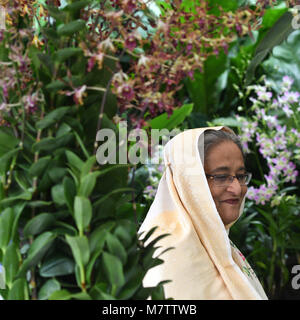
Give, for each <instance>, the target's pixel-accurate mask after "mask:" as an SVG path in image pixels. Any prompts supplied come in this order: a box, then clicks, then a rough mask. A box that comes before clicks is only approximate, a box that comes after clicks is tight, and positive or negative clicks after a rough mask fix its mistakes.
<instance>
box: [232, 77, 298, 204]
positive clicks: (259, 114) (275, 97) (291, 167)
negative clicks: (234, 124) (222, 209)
mask: <svg viewBox="0 0 300 320" xmlns="http://www.w3.org/2000/svg"><path fill="white" fill-rule="evenodd" d="M293 82H294V81H293V79H292V78H291V77H289V76H284V77H283V79H282V82H281V83H280V84H279V86H277V87H275V85H274V84H272V83H271V82H270V81H268V80H267V79H266V78H265V79H264V83H263V84H262V85H252V86H248V88H247V92H246V95H250V93H254V95H255V96H254V97H253V96H250V98H249V99H250V101H251V103H252V106H251V107H250V109H249V111H248V112H247V117H243V116H239V115H238V114H237V115H236V118H237V120H238V122H239V123H240V127H239V128H240V130H239V136H240V139H241V141H242V144H243V148H244V151H245V152H246V154H247V153H250V152H251V151H250V149H249V145H248V144H249V143H251V142H253V141H254V144H255V145H256V146H257V147H258V149H259V153H260V155H261V156H262V157H263V158H264V159H265V161H266V163H267V166H268V168H269V173H268V174H264V173H263V170H262V167H261V165H260V162H258V166H259V171H260V174H261V177H262V180H263V181H264V182H263V183H261V184H260V185H259V186H257V187H254V186H251V187H249V189H248V192H247V197H248V198H249V199H251V200H254V201H255V203H256V204H262V205H264V204H265V203H266V202H270V203H271V207H273V206H275V205H278V204H279V202H280V199H281V198H282V197H283V196H284V195H285V194H286V192H284V191H283V192H279V190H282V189H283V186H284V185H285V184H288V183H292V184H296V181H297V176H298V175H299V171H298V170H297V165H298V166H299V161H300V152H299V147H300V123H299V121H300V117H299V111H300V107H299V102H300V99H299V98H300V93H299V92H298V91H294V90H293V89H292V84H293Z"/></svg>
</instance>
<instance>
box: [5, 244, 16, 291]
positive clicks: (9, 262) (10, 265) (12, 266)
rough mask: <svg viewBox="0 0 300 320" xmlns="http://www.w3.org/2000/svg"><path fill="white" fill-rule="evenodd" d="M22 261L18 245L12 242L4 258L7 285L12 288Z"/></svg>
mask: <svg viewBox="0 0 300 320" xmlns="http://www.w3.org/2000/svg"><path fill="white" fill-rule="evenodd" d="M19 263H20V254H19V249H18V247H17V246H16V245H15V244H14V243H13V242H11V243H10V244H9V245H8V247H7V249H6V251H5V255H4V258H3V266H4V269H5V279H6V281H5V282H6V285H7V286H8V287H9V288H11V286H12V284H13V281H14V279H15V276H16V274H17V273H18V270H19Z"/></svg>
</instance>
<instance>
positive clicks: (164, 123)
mask: <svg viewBox="0 0 300 320" xmlns="http://www.w3.org/2000/svg"><path fill="white" fill-rule="evenodd" d="M192 110H193V104H185V105H183V106H182V107H180V108H178V109H176V110H174V112H173V114H172V115H171V116H170V117H169V118H168V114H167V113H166V112H165V113H163V114H162V115H160V116H158V117H156V118H154V119H152V120H151V121H150V127H151V128H152V129H160V130H161V129H168V130H172V129H174V128H176V127H178V126H179V125H180V124H181V123H182V122H183V121H184V119H185V118H186V117H187V116H188V115H189V114H190V113H191V112H192Z"/></svg>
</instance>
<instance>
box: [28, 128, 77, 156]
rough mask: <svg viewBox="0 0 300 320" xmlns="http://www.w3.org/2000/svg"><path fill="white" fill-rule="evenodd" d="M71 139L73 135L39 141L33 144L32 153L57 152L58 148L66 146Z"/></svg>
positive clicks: (68, 134)
mask: <svg viewBox="0 0 300 320" xmlns="http://www.w3.org/2000/svg"><path fill="white" fill-rule="evenodd" d="M73 137H74V135H73V133H67V134H65V135H63V136H60V137H58V138H52V137H49V138H44V139H42V140H41V141H39V142H36V143H34V144H33V146H32V149H33V151H34V152H36V151H48V152H52V151H55V150H57V149H58V148H61V147H64V146H66V145H68V144H69V143H70V142H71V141H72V139H73Z"/></svg>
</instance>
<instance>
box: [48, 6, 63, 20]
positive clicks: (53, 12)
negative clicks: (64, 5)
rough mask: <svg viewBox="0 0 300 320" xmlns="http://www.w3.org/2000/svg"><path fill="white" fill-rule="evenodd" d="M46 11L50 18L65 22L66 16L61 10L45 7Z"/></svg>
mask: <svg viewBox="0 0 300 320" xmlns="http://www.w3.org/2000/svg"><path fill="white" fill-rule="evenodd" d="M45 7H46V9H47V11H48V12H49V14H50V16H51V17H52V18H54V19H55V20H57V21H65V20H66V19H67V14H66V13H65V12H63V11H62V10H59V9H58V8H57V7H55V6H50V5H45Z"/></svg>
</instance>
